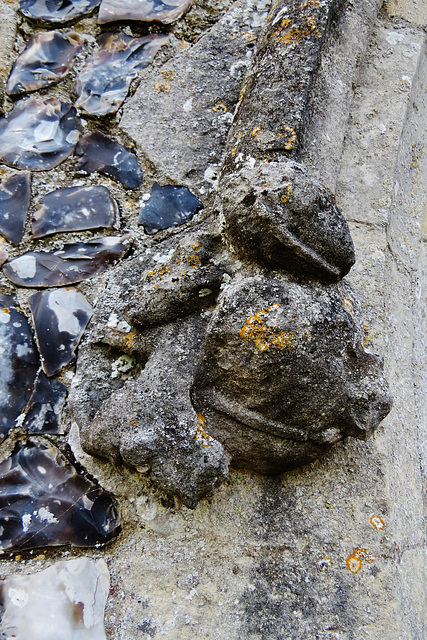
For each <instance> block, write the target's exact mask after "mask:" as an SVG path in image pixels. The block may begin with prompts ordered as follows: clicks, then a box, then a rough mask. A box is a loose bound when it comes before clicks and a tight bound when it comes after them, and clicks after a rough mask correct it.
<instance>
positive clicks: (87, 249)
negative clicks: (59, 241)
mask: <svg viewBox="0 0 427 640" xmlns="http://www.w3.org/2000/svg"><path fill="white" fill-rule="evenodd" d="M128 248H129V237H128V236H122V237H120V238H118V237H114V236H104V237H102V238H94V239H92V240H87V241H86V242H76V243H75V244H68V245H65V246H64V247H63V249H57V250H56V251H29V252H28V253H24V254H23V255H22V256H19V257H18V258H13V259H12V260H9V262H7V263H6V264H5V265H4V266H3V273H4V274H5V275H6V277H7V278H9V280H10V281H11V282H13V283H14V284H17V285H19V286H21V287H59V286H62V285H68V284H75V283H76V282H81V281H82V280H85V279H86V278H91V277H92V276H94V275H96V274H98V273H102V272H103V271H105V270H106V269H108V267H109V265H110V264H112V263H114V262H115V261H116V260H117V259H118V258H121V257H122V256H123V255H124V254H125V253H126V251H127V250H128Z"/></svg>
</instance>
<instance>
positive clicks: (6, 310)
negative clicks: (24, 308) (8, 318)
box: [2, 307, 10, 313]
mask: <svg viewBox="0 0 427 640" xmlns="http://www.w3.org/2000/svg"><path fill="white" fill-rule="evenodd" d="M2 311H4V313H10V309H8V308H7V307H4V308H3V309H2Z"/></svg>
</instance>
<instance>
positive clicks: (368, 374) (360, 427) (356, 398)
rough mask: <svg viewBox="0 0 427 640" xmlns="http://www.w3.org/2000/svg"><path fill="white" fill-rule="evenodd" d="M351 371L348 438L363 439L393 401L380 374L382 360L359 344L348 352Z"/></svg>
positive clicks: (373, 429) (368, 434)
mask: <svg viewBox="0 0 427 640" xmlns="http://www.w3.org/2000/svg"><path fill="white" fill-rule="evenodd" d="M348 353H349V355H350V361H351V369H352V374H353V375H352V378H353V380H352V383H351V384H350V385H349V395H348V398H349V404H348V413H347V423H346V424H345V426H344V431H345V433H346V434H347V435H349V436H353V437H354V438H359V439H361V440H366V438H368V437H369V436H370V435H371V434H372V433H373V431H375V429H376V428H377V427H378V425H379V424H380V422H381V420H383V419H384V418H385V417H386V416H387V415H388V413H389V412H390V410H391V407H392V405H393V400H392V397H391V395H390V391H389V388H388V384H387V381H386V379H385V377H384V375H383V358H382V357H381V356H378V355H375V354H372V353H369V352H368V351H365V349H364V348H363V346H362V345H357V346H356V347H352V348H351V349H349V351H348Z"/></svg>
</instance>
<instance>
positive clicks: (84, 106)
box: [73, 31, 168, 116]
mask: <svg viewBox="0 0 427 640" xmlns="http://www.w3.org/2000/svg"><path fill="white" fill-rule="evenodd" d="M167 41H168V38H167V36H160V35H150V36H145V37H144V38H131V37H130V36H127V35H126V34H124V33H122V32H121V31H119V32H116V33H103V34H102V35H101V36H99V38H98V41H97V42H98V46H99V49H98V50H97V51H96V53H94V55H93V56H92V57H91V58H90V59H89V60H88V61H87V62H86V65H85V67H84V68H83V69H82V71H81V72H80V73H79V75H78V76H77V79H76V83H75V85H74V89H73V93H74V94H75V95H76V96H77V100H76V102H75V106H76V108H77V109H79V111H81V112H83V113H86V114H89V115H96V116H104V115H106V114H108V113H115V112H116V111H117V109H118V108H119V107H120V106H121V105H122V104H123V101H124V100H125V98H126V95H127V93H128V91H129V86H130V83H131V80H132V79H133V78H136V77H137V75H138V71H139V70H141V69H144V67H146V66H147V65H149V64H150V62H152V61H153V59H154V56H155V55H156V53H157V52H158V50H159V49H160V47H161V46H163V45H165V44H166V43H167Z"/></svg>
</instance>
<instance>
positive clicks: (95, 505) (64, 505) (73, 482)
mask: <svg viewBox="0 0 427 640" xmlns="http://www.w3.org/2000/svg"><path fill="white" fill-rule="evenodd" d="M119 526H120V525H119V518H118V511H117V504H116V502H115V500H114V499H113V498H112V497H111V496H110V495H109V494H108V493H106V492H105V491H104V490H103V489H102V488H100V487H99V486H97V485H95V484H94V483H92V482H91V481H89V480H87V479H86V478H84V477H83V476H80V475H78V473H77V471H76V469H74V467H72V466H71V464H70V463H69V462H68V461H67V460H66V459H65V458H64V456H63V455H62V454H61V453H60V452H59V451H58V450H57V449H55V448H54V447H52V446H47V445H42V444H35V443H29V444H27V445H17V446H16V448H15V450H14V452H13V454H12V456H11V457H10V458H8V459H6V460H5V461H4V462H2V463H1V464H0V531H1V534H0V548H1V549H2V550H3V551H5V550H9V549H35V548H37V547H47V546H61V545H68V544H71V545H74V546H77V547H92V546H95V545H96V544H102V543H105V542H107V541H108V540H110V539H111V538H112V537H113V536H114V535H115V534H116V533H117V532H118V529H119Z"/></svg>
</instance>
